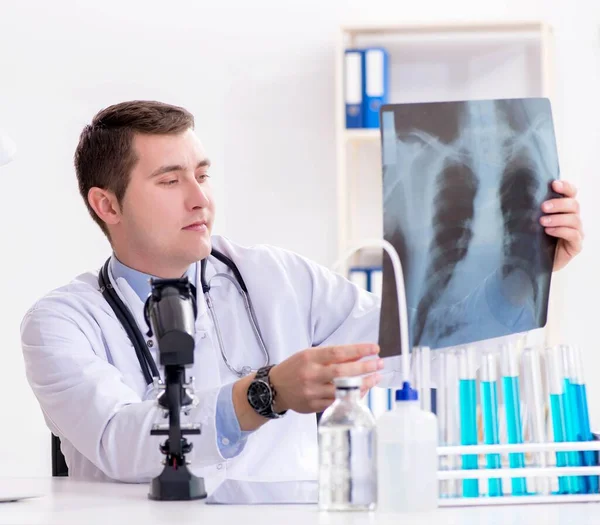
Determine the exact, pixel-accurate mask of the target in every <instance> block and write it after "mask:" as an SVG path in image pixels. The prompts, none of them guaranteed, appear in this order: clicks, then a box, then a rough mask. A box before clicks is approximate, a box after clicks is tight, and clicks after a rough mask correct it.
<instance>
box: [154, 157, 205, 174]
mask: <svg viewBox="0 0 600 525" xmlns="http://www.w3.org/2000/svg"><path fill="white" fill-rule="evenodd" d="M209 167H210V160H209V159H204V160H201V161H200V162H199V163H198V165H197V166H196V169H199V168H209ZM171 171H185V166H182V165H181V164H169V165H167V166H161V167H160V168H157V169H155V170H154V171H153V172H152V173H151V174H150V178H151V179H152V178H154V177H158V176H159V175H164V174H165V173H169V172H171ZM194 171H195V170H194Z"/></svg>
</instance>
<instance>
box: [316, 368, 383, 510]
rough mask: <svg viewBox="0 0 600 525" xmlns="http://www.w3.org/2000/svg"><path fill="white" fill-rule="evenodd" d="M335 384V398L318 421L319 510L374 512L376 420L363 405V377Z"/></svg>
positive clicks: (342, 379) (375, 501)
mask: <svg viewBox="0 0 600 525" xmlns="http://www.w3.org/2000/svg"><path fill="white" fill-rule="evenodd" d="M334 384H335V388H336V393H335V397H336V399H335V401H334V402H333V404H332V405H331V406H330V407H329V408H328V409H327V410H325V412H324V413H323V416H322V417H321V420H320V422H319V509H320V510H328V511H331V510H333V511H339V510H342V511H343V510H359V511H368V510H374V509H375V506H376V503H377V451H376V446H377V436H376V427H375V419H374V417H373V415H372V414H371V412H370V410H369V409H368V407H367V406H366V405H365V404H364V403H362V402H361V399H360V387H361V384H362V379H361V378H360V377H348V378H337V379H335V380H334Z"/></svg>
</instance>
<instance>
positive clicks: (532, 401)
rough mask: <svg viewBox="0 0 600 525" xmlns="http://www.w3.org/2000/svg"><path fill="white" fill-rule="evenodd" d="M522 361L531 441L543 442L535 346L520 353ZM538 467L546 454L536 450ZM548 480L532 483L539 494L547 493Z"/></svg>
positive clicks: (541, 396)
mask: <svg viewBox="0 0 600 525" xmlns="http://www.w3.org/2000/svg"><path fill="white" fill-rule="evenodd" d="M521 359H522V363H523V387H524V390H525V406H526V407H527V414H528V417H527V421H528V423H529V430H530V436H531V442H533V443H545V442H546V432H545V430H544V412H545V402H544V392H543V386H542V369H541V364H540V354H539V352H538V351H537V350H536V349H535V348H526V349H525V350H523V355H522V358H521ZM534 457H535V461H536V463H537V466H538V467H546V466H547V461H546V454H545V453H544V452H538V453H537V454H535V455H534ZM548 481H549V480H548V479H547V478H537V479H536V480H535V481H534V483H535V486H536V489H537V492H538V493H539V494H549V493H550V487H549V482H548Z"/></svg>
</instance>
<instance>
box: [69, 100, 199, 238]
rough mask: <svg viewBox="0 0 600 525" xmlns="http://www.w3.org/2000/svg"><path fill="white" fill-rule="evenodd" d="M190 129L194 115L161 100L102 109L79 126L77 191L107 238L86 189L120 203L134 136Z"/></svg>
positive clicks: (134, 158) (134, 159)
mask: <svg viewBox="0 0 600 525" xmlns="http://www.w3.org/2000/svg"><path fill="white" fill-rule="evenodd" d="M190 128H191V129H193V128H194V117H193V116H192V115H191V113H189V112H188V111H187V110H185V109H183V108H181V107H178V106H171V105H169V104H164V103H162V102H155V101H145V100H134V101H130V102H122V103H120V104H115V105H113V106H110V107H108V108H106V109H103V110H102V111H100V112H99V113H97V114H96V116H95V117H94V118H93V120H92V123H91V124H89V125H87V126H86V127H85V128H84V129H83V131H82V132H81V135H80V137H79V144H78V145H77V149H76V150H75V172H76V173H77V182H78V184H79V193H80V194H81V196H82V197H83V200H84V201H85V205H86V206H87V209H88V211H89V213H90V215H91V216H92V218H93V219H94V221H96V223H97V224H98V226H100V228H101V229H102V231H103V232H104V233H105V234H106V236H107V237H109V235H108V229H107V227H106V224H105V223H104V221H102V219H100V217H98V216H97V215H96V213H95V212H94V210H93V209H92V207H91V206H90V204H89V202H88V197H87V196H88V192H89V191H90V188H93V187H98V188H102V189H104V190H109V191H111V192H112V193H113V194H114V195H115V197H116V198H117V202H118V203H119V205H121V203H122V201H123V197H124V196H125V191H126V190H127V186H128V185H129V179H130V174H131V170H132V169H133V167H134V166H135V163H136V162H137V160H138V159H137V156H136V153H135V151H134V148H133V137H134V135H135V134H136V133H141V134H152V135H166V134H175V133H181V132H183V131H186V130H187V129H190Z"/></svg>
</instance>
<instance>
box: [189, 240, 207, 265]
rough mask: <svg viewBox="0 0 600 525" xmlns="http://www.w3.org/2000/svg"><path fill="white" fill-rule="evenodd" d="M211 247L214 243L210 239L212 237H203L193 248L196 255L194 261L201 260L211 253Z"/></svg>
mask: <svg viewBox="0 0 600 525" xmlns="http://www.w3.org/2000/svg"><path fill="white" fill-rule="evenodd" d="M211 249H212V243H211V241H210V237H207V238H206V239H202V241H200V243H199V245H198V246H197V247H195V249H194V250H193V254H191V255H192V256H193V257H194V261H193V262H196V261H199V260H201V259H206V258H207V257H208V256H209V255H210V251H211Z"/></svg>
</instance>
